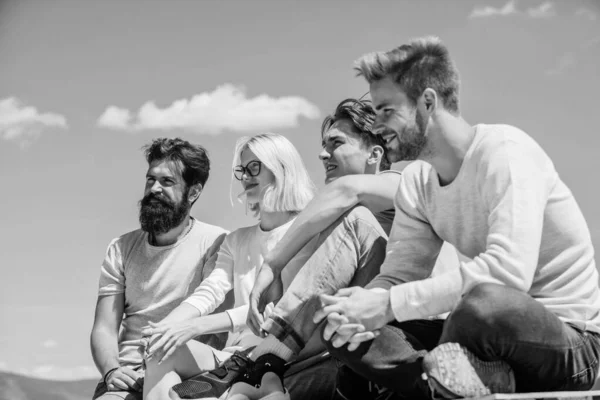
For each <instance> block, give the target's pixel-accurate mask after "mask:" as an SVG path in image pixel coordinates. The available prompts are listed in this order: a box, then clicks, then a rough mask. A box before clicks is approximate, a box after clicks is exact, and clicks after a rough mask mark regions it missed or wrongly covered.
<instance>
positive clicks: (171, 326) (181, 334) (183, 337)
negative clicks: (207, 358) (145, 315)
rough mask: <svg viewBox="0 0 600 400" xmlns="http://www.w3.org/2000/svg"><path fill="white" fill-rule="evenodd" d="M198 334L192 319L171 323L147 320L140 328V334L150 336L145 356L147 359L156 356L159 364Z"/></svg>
mask: <svg viewBox="0 0 600 400" xmlns="http://www.w3.org/2000/svg"><path fill="white" fill-rule="evenodd" d="M200 334H201V332H199V330H198V326H197V324H195V323H194V320H190V321H180V322H171V323H168V322H167V323H164V322H159V323H154V322H149V323H148V326H146V327H144V328H143V329H142V336H144V337H151V339H150V344H149V346H150V348H149V349H148V350H147V352H146V353H147V357H148V359H152V358H154V357H158V358H159V361H158V363H159V364H160V363H162V362H163V361H164V360H166V359H167V358H169V357H170V356H171V355H173V353H175V351H177V349H179V348H180V347H181V346H183V345H185V344H186V343H187V342H189V341H190V340H191V339H193V338H195V337H196V336H198V335H200Z"/></svg>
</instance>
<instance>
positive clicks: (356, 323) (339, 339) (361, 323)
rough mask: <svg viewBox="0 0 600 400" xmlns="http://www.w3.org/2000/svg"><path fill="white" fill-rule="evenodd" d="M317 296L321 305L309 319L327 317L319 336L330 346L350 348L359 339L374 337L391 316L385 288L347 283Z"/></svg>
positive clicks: (356, 344) (388, 298)
mask: <svg viewBox="0 0 600 400" xmlns="http://www.w3.org/2000/svg"><path fill="white" fill-rule="evenodd" d="M319 297H320V299H321V304H322V307H321V309H319V310H318V311H317V312H316V313H315V315H314V317H313V321H314V322H315V323H320V322H321V321H322V320H324V319H325V318H327V324H326V326H325V329H324V331H323V337H324V339H325V340H331V343H332V345H333V346H334V347H341V346H343V345H345V344H348V350H349V351H354V350H356V349H357V348H358V346H359V345H360V343H362V342H366V341H368V340H372V339H374V338H375V337H377V336H378V335H379V329H381V328H382V327H383V326H385V325H387V324H388V323H389V322H391V321H392V320H393V319H394V314H393V313H392V309H391V304H390V292H389V291H384V290H379V291H378V290H375V291H374V290H367V289H363V288H361V287H351V288H345V289H340V290H338V292H337V293H336V294H335V295H333V296H330V295H325V294H323V295H320V296H319Z"/></svg>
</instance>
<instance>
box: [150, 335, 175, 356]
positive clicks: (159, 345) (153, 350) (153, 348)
mask: <svg viewBox="0 0 600 400" xmlns="http://www.w3.org/2000/svg"><path fill="white" fill-rule="evenodd" d="M171 338H172V335H171V333H167V334H165V335H162V337H161V338H160V339H159V340H158V341H156V342H154V344H153V345H151V346H150V349H149V350H148V355H150V356H152V355H154V353H156V352H157V351H158V350H159V349H161V348H163V347H164V345H165V344H166V343H167V341H169V340H170V339H171Z"/></svg>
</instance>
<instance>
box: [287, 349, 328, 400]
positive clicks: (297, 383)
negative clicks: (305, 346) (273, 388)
mask: <svg viewBox="0 0 600 400" xmlns="http://www.w3.org/2000/svg"><path fill="white" fill-rule="evenodd" d="M337 370H338V367H337V362H336V360H334V359H333V357H331V356H330V355H329V354H317V355H315V356H313V357H309V358H307V359H304V360H302V361H298V362H295V363H292V365H291V366H290V368H289V369H288V370H287V371H286V372H285V375H284V379H283V383H284V385H285V387H286V389H287V390H288V392H289V393H290V397H291V398H292V399H320V400H328V399H332V398H333V395H334V393H335V377H336V375H337Z"/></svg>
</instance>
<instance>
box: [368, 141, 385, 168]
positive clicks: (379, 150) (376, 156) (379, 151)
mask: <svg viewBox="0 0 600 400" xmlns="http://www.w3.org/2000/svg"><path fill="white" fill-rule="evenodd" d="M383 154H384V150H383V147H381V146H379V145H378V144H377V145H375V146H373V148H372V149H371V154H369V158H368V159H367V163H368V164H375V165H378V164H379V163H380V162H381V160H382V159H383Z"/></svg>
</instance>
